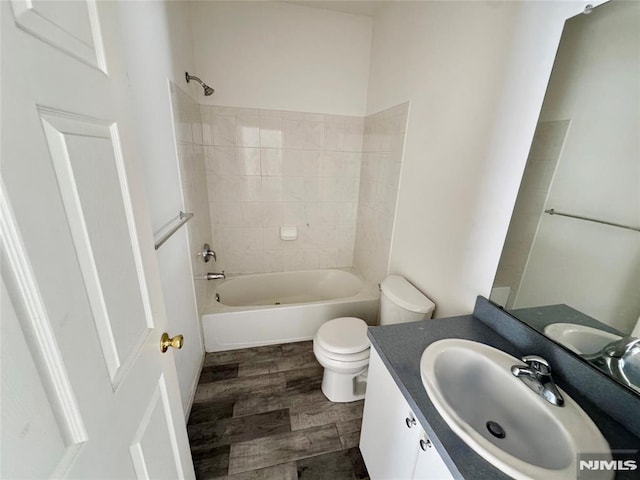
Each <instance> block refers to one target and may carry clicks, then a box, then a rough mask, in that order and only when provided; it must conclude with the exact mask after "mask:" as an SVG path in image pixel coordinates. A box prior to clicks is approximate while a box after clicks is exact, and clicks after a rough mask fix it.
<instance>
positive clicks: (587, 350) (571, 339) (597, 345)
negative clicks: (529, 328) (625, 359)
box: [544, 323, 621, 355]
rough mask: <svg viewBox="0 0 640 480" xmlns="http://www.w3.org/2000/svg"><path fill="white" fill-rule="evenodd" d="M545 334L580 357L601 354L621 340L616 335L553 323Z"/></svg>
mask: <svg viewBox="0 0 640 480" xmlns="http://www.w3.org/2000/svg"><path fill="white" fill-rule="evenodd" d="M544 333H545V335H547V336H548V337H549V338H550V339H552V340H555V341H556V342H558V343H559V344H560V345H564V346H565V347H567V348H568V349H570V350H572V351H574V352H575V353H577V354H579V355H588V354H591V353H596V352H599V351H600V350H602V348H603V347H604V346H605V345H606V344H608V343H611V342H613V341H614V340H619V339H620V338H621V337H620V336H619V335H615V334H614V333H609V332H605V331H604V330H599V329H597V328H592V327H587V326H584V325H577V324H575V323H552V324H551V325H547V326H546V327H545V329H544Z"/></svg>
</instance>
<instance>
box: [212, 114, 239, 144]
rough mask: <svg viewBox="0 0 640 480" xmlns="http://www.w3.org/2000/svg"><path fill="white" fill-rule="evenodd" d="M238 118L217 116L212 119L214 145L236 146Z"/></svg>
mask: <svg viewBox="0 0 640 480" xmlns="http://www.w3.org/2000/svg"><path fill="white" fill-rule="evenodd" d="M236 128H237V119H236V117H232V116H227V115H218V114H215V113H214V115H213V117H212V122H211V131H212V133H213V144H214V145H224V146H236V145H237V143H236Z"/></svg>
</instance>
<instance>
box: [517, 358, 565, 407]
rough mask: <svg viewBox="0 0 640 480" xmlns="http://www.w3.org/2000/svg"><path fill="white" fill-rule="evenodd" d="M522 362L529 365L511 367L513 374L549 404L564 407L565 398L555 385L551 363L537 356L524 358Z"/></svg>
mask: <svg viewBox="0 0 640 480" xmlns="http://www.w3.org/2000/svg"><path fill="white" fill-rule="evenodd" d="M522 361H523V362H524V363H526V364H527V365H526V366H521V365H514V366H513V367H511V373H513V375H514V376H516V377H518V378H519V379H520V380H522V381H523V382H524V383H525V385H526V386H527V387H529V388H530V389H531V390H533V391H534V392H536V393H537V394H539V395H540V396H541V397H542V398H544V399H545V400H546V401H547V402H549V403H551V404H552V405H556V406H558V407H561V406H562V405H564V398H562V395H561V394H560V391H559V390H558V387H556V384H555V383H553V378H552V377H551V367H550V366H549V362H547V361H546V360H545V359H544V358H542V357H539V356H537V355H526V356H524V357H522Z"/></svg>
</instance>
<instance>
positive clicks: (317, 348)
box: [313, 342, 370, 364]
mask: <svg viewBox="0 0 640 480" xmlns="http://www.w3.org/2000/svg"><path fill="white" fill-rule="evenodd" d="M313 351H314V353H315V354H316V356H317V355H321V356H322V357H324V358H325V359H328V360H334V361H336V362H341V363H345V364H348V363H352V362H361V361H362V360H367V361H368V360H369V355H370V350H369V347H367V348H366V349H364V350H362V351H361V352H358V353H350V354H347V355H343V354H340V353H335V352H331V351H329V350H327V349H326V348H324V347H322V346H321V345H320V344H319V343H318V342H314V343H313Z"/></svg>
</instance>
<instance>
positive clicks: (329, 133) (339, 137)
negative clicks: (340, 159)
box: [324, 123, 344, 151]
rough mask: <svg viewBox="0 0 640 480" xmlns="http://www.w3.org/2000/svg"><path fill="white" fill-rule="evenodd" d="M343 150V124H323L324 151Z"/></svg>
mask: <svg viewBox="0 0 640 480" xmlns="http://www.w3.org/2000/svg"><path fill="white" fill-rule="evenodd" d="M343 148H344V123H342V124H339V123H325V124H324V149H325V150H336V151H341V150H342V149H343Z"/></svg>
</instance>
